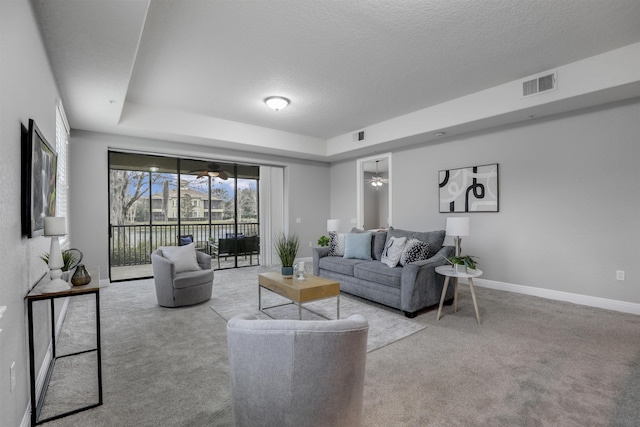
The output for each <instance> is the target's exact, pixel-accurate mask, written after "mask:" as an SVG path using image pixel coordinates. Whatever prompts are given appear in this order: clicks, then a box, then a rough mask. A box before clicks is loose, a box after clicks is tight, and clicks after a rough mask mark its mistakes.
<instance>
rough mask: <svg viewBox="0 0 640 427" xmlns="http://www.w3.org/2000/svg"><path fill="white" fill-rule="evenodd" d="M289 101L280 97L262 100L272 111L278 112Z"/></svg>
mask: <svg viewBox="0 0 640 427" xmlns="http://www.w3.org/2000/svg"><path fill="white" fill-rule="evenodd" d="M290 102H291V101H289V100H288V99H287V98H284V97H282V96H270V97H268V98H266V99H265V100H264V103H265V104H267V106H269V108H271V109H272V110H273V111H280V110H282V109H283V108H285V107H286V106H287V105H289V103H290Z"/></svg>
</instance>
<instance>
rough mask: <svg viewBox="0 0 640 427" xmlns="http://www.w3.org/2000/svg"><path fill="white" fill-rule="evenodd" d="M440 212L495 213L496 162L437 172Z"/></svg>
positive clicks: (497, 207) (496, 203)
mask: <svg viewBox="0 0 640 427" xmlns="http://www.w3.org/2000/svg"><path fill="white" fill-rule="evenodd" d="M438 183H439V191H438V195H439V199H440V200H439V206H440V212H441V213H461V212H465V213H466V212H498V209H499V203H498V202H499V199H498V164H497V163H493V164H490V165H481V166H471V167H465V168H459V169H448V170H441V171H440V172H438Z"/></svg>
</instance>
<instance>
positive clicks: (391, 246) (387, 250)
mask: <svg viewBox="0 0 640 427" xmlns="http://www.w3.org/2000/svg"><path fill="white" fill-rule="evenodd" d="M406 243H407V238H406V237H393V236H392V237H390V238H388V239H387V244H386V245H385V247H384V251H383V252H382V259H381V260H380V261H382V263H383V264H386V265H387V266H389V267H391V268H393V267H395V266H396V265H398V262H399V261H400V256H401V255H402V250H403V249H404V245H405V244H406Z"/></svg>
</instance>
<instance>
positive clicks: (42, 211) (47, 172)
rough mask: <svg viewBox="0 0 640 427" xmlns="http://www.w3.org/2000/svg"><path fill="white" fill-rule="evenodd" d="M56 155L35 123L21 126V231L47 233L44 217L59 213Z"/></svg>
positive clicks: (38, 233) (28, 233) (31, 122)
mask: <svg viewBox="0 0 640 427" xmlns="http://www.w3.org/2000/svg"><path fill="white" fill-rule="evenodd" d="M57 160H58V157H57V154H56V152H55V150H54V149H53V147H52V146H51V144H49V142H48V141H47V139H46V138H45V137H44V134H43V133H42V132H41V131H40V129H39V128H38V126H37V125H36V122H35V121H34V120H33V119H30V120H29V128H28V129H27V128H25V127H24V126H22V229H23V230H22V231H23V234H25V235H27V237H29V238H31V237H36V236H41V235H43V234H44V218H45V217H47V216H55V214H56V174H57V165H58V164H57Z"/></svg>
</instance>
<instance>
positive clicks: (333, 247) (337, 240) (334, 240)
mask: <svg viewBox="0 0 640 427" xmlns="http://www.w3.org/2000/svg"><path fill="white" fill-rule="evenodd" d="M329 256H344V233H336V232H333V231H330V232H329Z"/></svg>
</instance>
